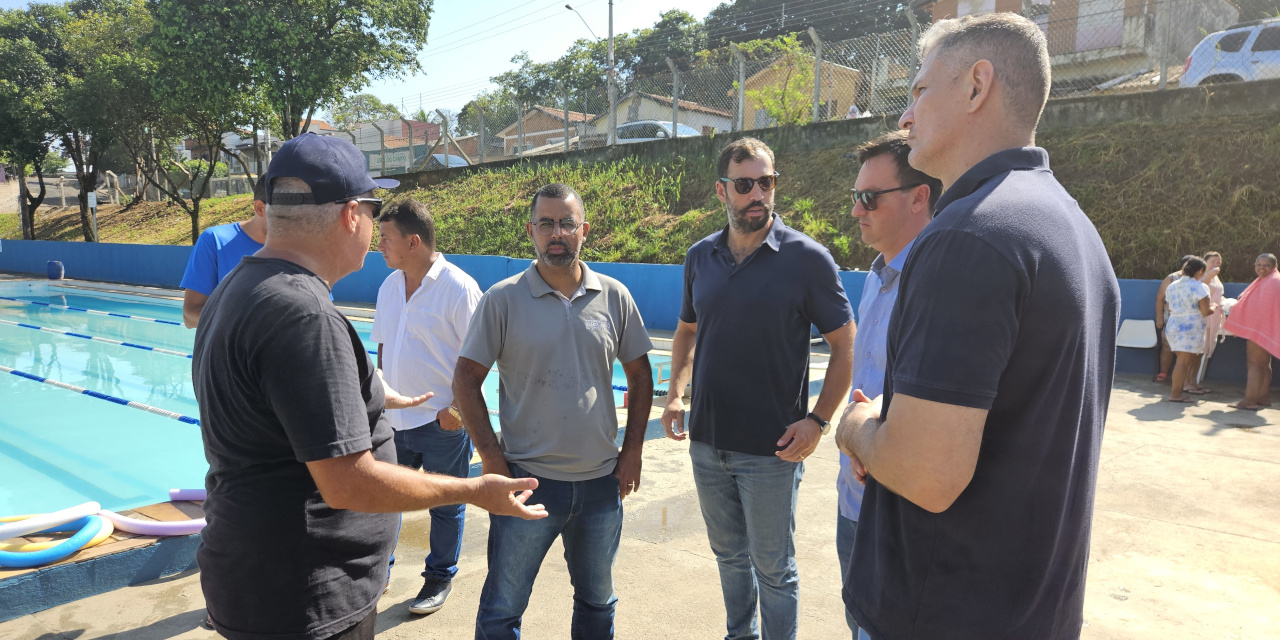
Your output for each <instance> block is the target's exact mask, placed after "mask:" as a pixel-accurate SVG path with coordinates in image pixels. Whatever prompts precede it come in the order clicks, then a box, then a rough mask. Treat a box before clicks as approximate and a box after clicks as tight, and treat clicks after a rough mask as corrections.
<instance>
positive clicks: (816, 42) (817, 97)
mask: <svg viewBox="0 0 1280 640" xmlns="http://www.w3.org/2000/svg"><path fill="white" fill-rule="evenodd" d="M809 37H810V38H811V39H812V40H813V121H814V122H817V121H818V108H819V107H820V106H822V38H819V37H818V31H817V30H816V29H814V28H813V27H809Z"/></svg>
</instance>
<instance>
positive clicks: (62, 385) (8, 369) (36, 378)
mask: <svg viewBox="0 0 1280 640" xmlns="http://www.w3.org/2000/svg"><path fill="white" fill-rule="evenodd" d="M0 372H3V373H11V374H13V375H15V376H18V377H19V378H26V379H28V380H34V381H36V382H43V383H44V384H47V385H52V386H55V387H58V388H59V389H66V390H67V391H74V392H76V393H79V394H83V395H86V396H89V397H90V398H97V399H99V400H106V401H107V402H114V403H116V404H118V405H121V406H125V407H132V408H134V409H141V410H143V411H146V412H147V413H154V414H155V415H158V416H164V417H166V418H173V419H174V420H177V421H178V422H185V423H187V424H194V425H196V426H199V425H200V420H199V419H198V418H192V417H190V416H184V415H182V414H180V413H174V412H172V411H167V410H165V409H161V408H159V407H153V406H151V405H146V404H142V403H141V402H132V401H130V400H125V399H124V398H117V397H115V396H112V395H107V394H105V393H102V392H101V391H94V390H92V389H85V388H84V387H77V386H75V385H74V384H67V383H65V382H59V381H57V380H50V379H48V378H46V377H44V376H38V375H36V374H34V373H27V372H26V371H19V370H17V369H14V368H12V367H6V366H4V365H0Z"/></svg>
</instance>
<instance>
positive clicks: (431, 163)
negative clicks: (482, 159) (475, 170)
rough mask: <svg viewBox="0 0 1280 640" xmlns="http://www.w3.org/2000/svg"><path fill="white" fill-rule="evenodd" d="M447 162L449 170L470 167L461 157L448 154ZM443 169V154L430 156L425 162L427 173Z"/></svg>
mask: <svg viewBox="0 0 1280 640" xmlns="http://www.w3.org/2000/svg"><path fill="white" fill-rule="evenodd" d="M448 162H449V164H448V166H449V168H450V169H452V168H454V167H467V166H470V165H469V164H468V163H467V160H466V159H465V158H463V157H462V156H455V155H453V154H449V160H448ZM443 168H445V156H444V154H443V153H433V154H431V159H429V160H427V166H426V169H427V171H435V170H436V169H443Z"/></svg>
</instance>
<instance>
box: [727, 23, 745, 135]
mask: <svg viewBox="0 0 1280 640" xmlns="http://www.w3.org/2000/svg"><path fill="white" fill-rule="evenodd" d="M729 46H730V47H732V48H733V57H734V58H735V59H736V60H737V61H738V129H737V130H738V131H742V129H743V125H744V124H745V123H746V113H745V112H746V110H747V94H746V91H747V59H746V58H744V57H742V50H741V49H739V48H738V45H736V44H731V45H729Z"/></svg>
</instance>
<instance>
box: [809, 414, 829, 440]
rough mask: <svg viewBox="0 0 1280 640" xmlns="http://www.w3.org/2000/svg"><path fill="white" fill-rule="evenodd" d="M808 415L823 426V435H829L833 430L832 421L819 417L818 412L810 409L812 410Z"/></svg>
mask: <svg viewBox="0 0 1280 640" xmlns="http://www.w3.org/2000/svg"><path fill="white" fill-rule="evenodd" d="M807 417H808V418H809V419H810V420H812V421H814V422H816V423H818V426H819V427H822V435H824V436H825V435H827V434H828V433H830V432H831V423H830V422H827V421H826V420H823V419H822V418H819V417H818V414H816V413H814V412H812V411H810V412H809V415H808V416H807Z"/></svg>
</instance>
